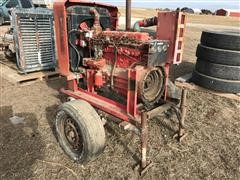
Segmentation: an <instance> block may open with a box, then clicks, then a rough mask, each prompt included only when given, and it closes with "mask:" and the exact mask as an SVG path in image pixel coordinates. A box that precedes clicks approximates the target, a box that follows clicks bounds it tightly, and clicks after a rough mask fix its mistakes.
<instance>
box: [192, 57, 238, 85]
mask: <svg viewBox="0 0 240 180" xmlns="http://www.w3.org/2000/svg"><path fill="white" fill-rule="evenodd" d="M195 69H196V70H197V71H198V72H200V73H202V74H205V75H207V76H211V77H216V78H221V79H228V80H240V66H229V65H223V64H215V63H210V62H207V61H202V60H201V59H197V63H196V66H195Z"/></svg>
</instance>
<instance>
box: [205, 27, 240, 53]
mask: <svg viewBox="0 0 240 180" xmlns="http://www.w3.org/2000/svg"><path fill="white" fill-rule="evenodd" d="M201 44H203V45H205V46H209V47H214V48H219V49H228V50H237V51H240V31H236V32H234V31H203V32H202V36H201Z"/></svg>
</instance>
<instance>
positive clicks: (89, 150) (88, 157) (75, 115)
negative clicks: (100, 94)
mask: <svg viewBox="0 0 240 180" xmlns="http://www.w3.org/2000/svg"><path fill="white" fill-rule="evenodd" d="M66 115H67V116H70V117H71V118H72V119H74V120H75V122H76V123H77V124H78V126H79V129H80V132H81V136H82V140H83V151H82V153H80V154H79V153H76V152H74V151H72V150H71V148H70V147H69V144H68V142H67V139H66V137H65V135H64V131H62V132H63V133H62V132H61V123H62V121H63V120H64V117H66ZM55 129H56V136H57V140H58V142H59V144H60V146H61V148H62V149H63V150H64V152H65V153H66V154H67V155H68V156H69V157H70V158H71V159H72V160H74V161H76V162H78V163H81V164H85V163H87V162H89V161H92V160H94V159H95V158H96V157H97V156H98V155H99V154H100V153H102V152H103V150H104V147H105V131H104V127H103V123H102V121H101V119H100V117H99V115H98V114H97V112H96V111H95V109H94V108H93V107H92V106H91V105H90V104H89V103H87V102H86V101H83V100H73V101H69V102H66V103H64V104H62V105H61V106H60V107H59V109H58V111H57V115H56V120H55Z"/></svg>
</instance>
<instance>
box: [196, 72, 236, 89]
mask: <svg viewBox="0 0 240 180" xmlns="http://www.w3.org/2000/svg"><path fill="white" fill-rule="evenodd" d="M191 81H192V82H194V83H195V84H197V85H199V86H202V87H205V88H208V89H211V90H215V91H221V92H226V93H239V92H240V81H233V80H225V79H220V78H214V77H211V76H207V75H204V74H201V73H199V72H198V71H196V70H194V71H193V74H192V78H191Z"/></svg>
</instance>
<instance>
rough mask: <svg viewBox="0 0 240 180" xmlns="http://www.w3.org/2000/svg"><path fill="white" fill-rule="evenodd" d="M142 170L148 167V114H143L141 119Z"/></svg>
mask: <svg viewBox="0 0 240 180" xmlns="http://www.w3.org/2000/svg"><path fill="white" fill-rule="evenodd" d="M141 126H142V130H141V169H144V168H145V167H146V166H147V140H148V128H147V113H146V112H143V113H142V117H141Z"/></svg>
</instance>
